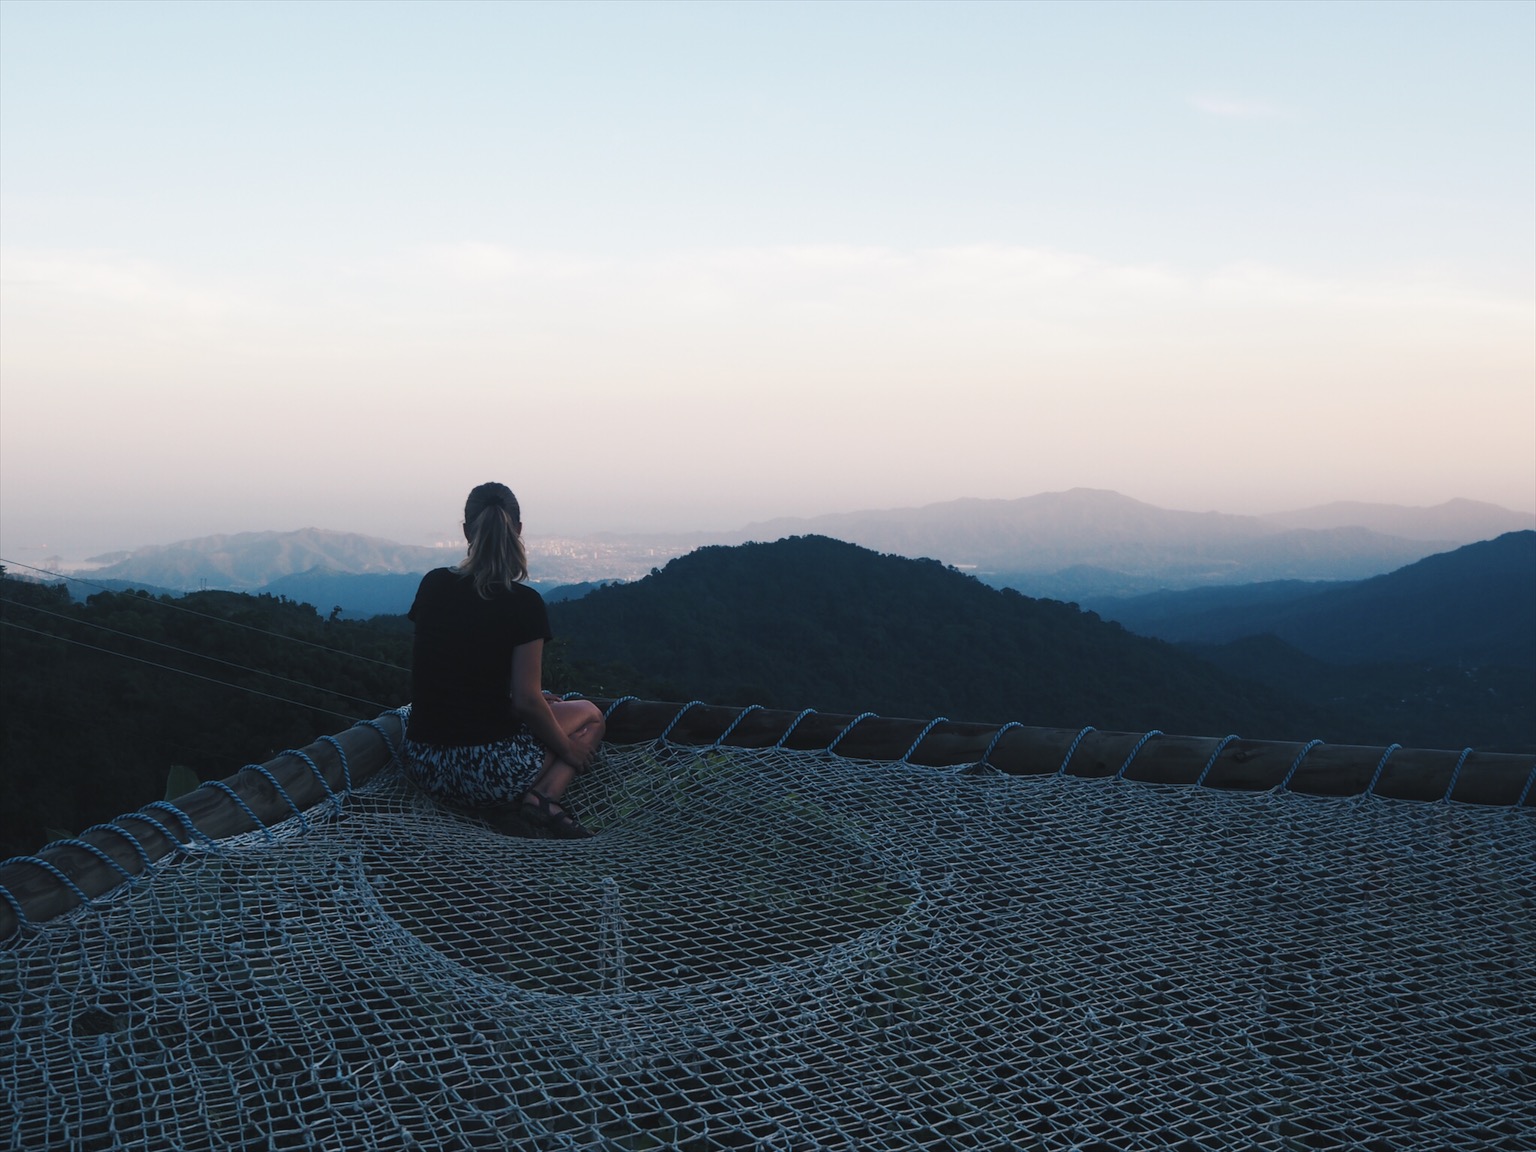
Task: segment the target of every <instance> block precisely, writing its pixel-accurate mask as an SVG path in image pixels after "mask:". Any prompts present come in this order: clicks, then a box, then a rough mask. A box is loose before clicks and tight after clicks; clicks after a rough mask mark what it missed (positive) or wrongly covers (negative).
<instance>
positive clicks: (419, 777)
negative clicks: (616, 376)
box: [405, 484, 605, 839]
mask: <svg viewBox="0 0 1536 1152" xmlns="http://www.w3.org/2000/svg"><path fill="white" fill-rule="evenodd" d="M522 532H523V525H522V516H521V512H520V510H519V508H518V504H517V497H515V496H513V495H512V490H511V489H510V488H508V487H507V486H506V485H505V484H481V485H479V486H478V487H477V488H475V489H474V490H473V491H472V492H470V494H469V499H468V500H466V501H465V502H464V535H465V537H466V538H467V539H468V541H469V555H468V556H467V557H465V559H464V560H463V562H461V563H460V564H459V566H458V567H456V568H438V569H435V570H434V571H432V572H428V573H427V574H426V575H425V576H424V577H422V580H421V585H420V587H419V588H418V589H417V590H416V601H415V603H414V604H412V605H411V611H410V618H411V620H412V621H413V622H414V623H415V625H416V639H415V645H414V649H413V652H412V658H411V677H412V681H413V692H412V696H413V699H412V701H411V716H410V723H409V725H408V728H407V738H406V741H405V761H406V771H407V773H408V774H409V775H410V777H411V778H412V779H413V780H414V781H415V782H416V783H417V784H418V785H419V786H420V787H421V788H422V789H423V790H425V791H426V792H427V793H429V794H430V795H432V796H434V797H436V798H438V799H440V800H443V801H446V802H448V803H450V804H454V805H458V806H461V807H468V808H474V809H483V810H486V813H485V814H486V815H487V816H488V817H490V818H491V820H492V822H493V823H494V824H496V825H497V826H498V827H502V828H504V829H505V830H507V831H513V832H523V833H525V834H535V835H550V836H557V837H562V838H568V839H575V838H579V837H583V836H591V835H592V833H591V832H590V831H588V830H587V829H586V828H583V827H582V826H581V825H580V824H579V823H578V822H577V821H576V818H575V817H574V816H573V815H572V814H571V812H570V811H569V810H568V809H567V808H566V807H565V806H564V805H562V804H561V798H562V797H563V796H564V795H565V790H566V788H567V787H569V786H570V783H571V781H572V780H573V779H574V778H575V776H576V774H577V773H578V772H580V771H581V770H582V769H583V768H585V767H586V765H587V763H588V762H589V761H590V760H591V758H592V755H593V753H594V752H595V751H596V749H597V746H598V745H599V744H600V743H601V742H602V739H603V731H604V728H605V725H604V722H603V715H602V712H601V711H600V710H599V709H598V707H597V705H595V704H593V703H592V702H591V701H588V700H569V701H566V700H560V699H557V698H554V697H551V696H550V695H549V694H547V693H545V692H544V690H543V683H542V675H543V667H542V665H543V655H544V643H545V641H547V640H549V639H550V630H549V613H548V612H547V611H546V609H545V607H544V600H543V598H542V597H540V596H539V594H538V593H537V592H536V591H534V590H533V589H532V588H530V587H529V586H528V585H527V584H525V583H523V581H525V580H526V579H527V578H528V559H527V553H526V552H525V551H524V549H523V540H522Z"/></svg>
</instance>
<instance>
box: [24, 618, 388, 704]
mask: <svg viewBox="0 0 1536 1152" xmlns="http://www.w3.org/2000/svg"><path fill="white" fill-rule="evenodd" d="M0 625H3V626H4V627H6V628H15V629H17V630H18V631H20V632H30V633H32V635H34V636H46V637H47V638H48V639H50V640H58V641H59V642H61V643H63V644H73V645H75V646H76V647H77V648H89V649H90V650H91V651H92V652H105V653H106V654H107V655H108V656H117V657H120V658H121V659H123V660H132V661H133V662H134V663H135V664H148V665H149V666H150V667H151V668H159V669H161V670H162V671H165V672H174V673H176V674H177V675H178V676H190V677H192V679H194V680H204V681H207V682H208V683H209V684H219V685H222V686H223V687H225V688H233V689H234V690H235V691H236V692H247V693H249V694H250V695H252V696H264V697H266V698H267V699H268V700H276V701H278V702H279V703H282V704H292V705H293V706H294V707H295V708H307V709H309V710H310V711H311V712H324V713H325V714H326V715H328V716H339V717H341V719H343V720H351V721H354V722H355V721H357V720H359V719H361V717H358V716H351V715H348V714H347V713H345V712H338V711H336V710H335V709H334V708H322V707H321V706H320V705H318V704H305V703H304V702H303V701H302V700H290V699H288V697H286V696H274V695H273V694H272V693H271V692H263V691H262V690H261V689H259V688H246V687H244V686H243V685H240V684H231V683H230V682H229V681H228V680H218V679H215V678H214V677H212V676H203V675H201V674H200V673H197V672H188V671H186V670H184V669H181V668H172V667H171V666H170V665H169V664H158V663H156V662H155V661H153V660H145V659H143V658H142V657H140V656H130V655H128V654H127V653H126V652H114V651H112V649H110V648H99V647H97V646H96V645H95V644H87V643H86V642H85V641H83V640H71V639H70V638H69V637H68V636H59V635H56V634H55V633H53V632H43V631H40V630H38V629H36V628H28V627H27V626H26V625H25V624H17V623H16V622H15V621H14V620H0ZM321 691H327V690H326V689H321ZM335 695H339V693H335ZM348 699H352V697H348ZM365 703H366V701H365ZM379 707H381V708H384V709H385V710H386V711H388V708H387V706H385V705H382V704H381V705H379Z"/></svg>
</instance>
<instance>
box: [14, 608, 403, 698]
mask: <svg viewBox="0 0 1536 1152" xmlns="http://www.w3.org/2000/svg"><path fill="white" fill-rule="evenodd" d="M0 604H14V605H15V606H16V607H18V608H27V609H30V610H31V611H33V612H39V613H41V614H42V615H44V616H52V617H53V618H54V619H56V620H63V621H65V622H67V623H70V624H82V625H84V626H85V627H87V628H95V629H97V630H98V631H101V632H110V633H111V634H112V635H113V636H121V637H123V638H124V639H126V640H136V641H138V642H139V643H141V644H152V645H154V646H155V647H156V648H164V649H166V650H167V651H170V652H178V653H180V654H181V655H183V656H191V657H192V658H193V659H196V660H208V661H211V662H212V663H214V664H222V665H224V666H225V667H226V668H233V669H235V670H236V671H239V672H249V673H250V674H251V675H253V676H267V677H270V678H271V679H273V680H281V681H282V682H283V683H284V684H292V685H294V686H295V687H297V688H308V689H310V690H311V691H314V692H324V693H326V694H327V695H330V696H336V697H339V698H340V699H342V700H351V701H353V702H354V703H357V704H367V705H368V706H369V707H370V708H377V709H379V710H380V711H382V712H387V711H389V707H390V706H389V705H388V704H380V703H379V702H378V701H377V700H365V699H364V698H363V697H361V696H353V695H352V694H351V693H348V692H338V691H337V690H336V689H334V688H323V687H321V686H320V685H319V684H309V683H306V682H305V681H303V680H294V679H292V678H291V677H288V676H281V675H279V674H278V673H276V672H264V671H262V670H261V669H260V668H250V667H247V666H246V665H244V664H236V663H235V662H234V661H232V660H224V659H221V658H220V657H218V656H207V655H205V654H203V653H201V652H193V651H192V650H190V649H188V648H178V647H177V646H176V645H174V644H166V643H164V642H163V641H160V640H151V639H149V637H147V636H135V635H134V634H133V633H132V632H123V631H121V630H119V629H117V628H108V627H107V626H106V625H105V624H97V623H95V622H93V621H90V620H79V619H76V618H75V617H73V616H66V615H64V614H63V613H62V612H50V611H49V610H48V609H46V608H39V607H37V606H36V605H35V604H24V603H22V602H21V601H20V600H11V599H8V598H6V597H4V596H0ZM59 639H61V640H63V639H65V637H63V636H60V637H59ZM102 651H108V649H102ZM402 671H403V669H402Z"/></svg>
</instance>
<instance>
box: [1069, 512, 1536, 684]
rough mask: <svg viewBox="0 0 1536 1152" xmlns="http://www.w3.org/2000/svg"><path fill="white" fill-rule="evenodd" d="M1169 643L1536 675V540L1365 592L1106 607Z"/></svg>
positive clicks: (1298, 592)
mask: <svg viewBox="0 0 1536 1152" xmlns="http://www.w3.org/2000/svg"><path fill="white" fill-rule="evenodd" d="M1095 607H1096V608H1097V610H1098V611H1099V612H1100V613H1101V614H1102V615H1104V616H1105V617H1107V618H1108V619H1112V620H1117V621H1119V622H1120V623H1121V624H1124V625H1125V626H1126V627H1127V628H1129V629H1131V630H1132V631H1134V632H1138V633H1141V634H1142V635H1146V636H1155V637H1158V638H1160V639H1163V640H1174V641H1186V642H1198V643H1203V644H1223V643H1227V642H1230V641H1233V640H1239V639H1242V638H1243V637H1247V636H1259V635H1273V636H1276V637H1278V638H1279V639H1281V640H1283V641H1285V642H1286V643H1287V644H1289V645H1291V646H1292V647H1293V648H1296V649H1298V650H1299V651H1301V652H1304V653H1306V654H1308V655H1310V656H1314V657H1317V658H1318V659H1321V660H1326V661H1329V662H1331V663H1336V664H1363V663H1376V662H1390V661H1401V660H1416V661H1423V662H1426V663H1431V664H1463V665H1465V664H1472V665H1484V664H1498V665H1505V666H1508V667H1516V668H1529V669H1532V670H1536V531H1527V532H1508V533H1505V534H1504V535H1502V536H1500V537H1498V538H1497V539H1495V540H1484V541H1479V542H1478V543H1476V544H1469V545H1467V546H1466V547H1464V548H1458V549H1456V550H1455V551H1453V552H1446V553H1442V554H1439V555H1435V556H1429V557H1426V558H1425V559H1423V560H1420V561H1418V562H1417V563H1414V564H1409V565H1408V566H1406V567H1404V568H1400V569H1398V570H1397V571H1396V572H1391V573H1388V574H1386V575H1384V576H1376V577H1373V578H1371V579H1369V580H1362V581H1360V582H1359V583H1355V584H1348V585H1344V586H1338V585H1316V584H1304V583H1299V582H1295V583H1267V584H1253V585H1248V586H1247V587H1239V588H1223V589H1197V590H1192V591H1185V592H1165V593H1159V594H1157V595H1154V596H1144V597H1138V598H1136V599H1131V600H1124V601H1119V602H1115V601H1099V602H1098V603H1097V604H1096V605H1095Z"/></svg>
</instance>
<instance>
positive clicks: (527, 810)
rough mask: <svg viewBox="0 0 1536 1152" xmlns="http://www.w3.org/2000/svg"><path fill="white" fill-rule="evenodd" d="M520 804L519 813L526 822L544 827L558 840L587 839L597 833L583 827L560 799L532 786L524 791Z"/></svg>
mask: <svg viewBox="0 0 1536 1152" xmlns="http://www.w3.org/2000/svg"><path fill="white" fill-rule="evenodd" d="M519 805H520V807H519V811H518V815H520V816H521V817H522V818H523V820H524V822H526V823H527V824H529V825H531V826H533V827H534V828H539V829H542V830H543V831H544V832H545V833H546V834H547V835H549V836H552V837H554V838H555V839H556V840H585V839H586V838H587V837H588V836H595V835H597V833H595V832H593V831H592V830H591V829H590V828H583V827H582V826H581V825H580V824H579V823H578V822H577V820H576V817H574V816H572V815H571V814H570V813H569V812H567V811H566V810H565V808H564V807H563V806H562V805H561V804H560V803H559V801H556V800H551V799H550V798H549V797H548V796H546V795H544V793H542V792H536V791H534V790H533V789H532V788H530V789H528V791H526V792H524V793H523V798H522V800H521V801H519Z"/></svg>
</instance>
